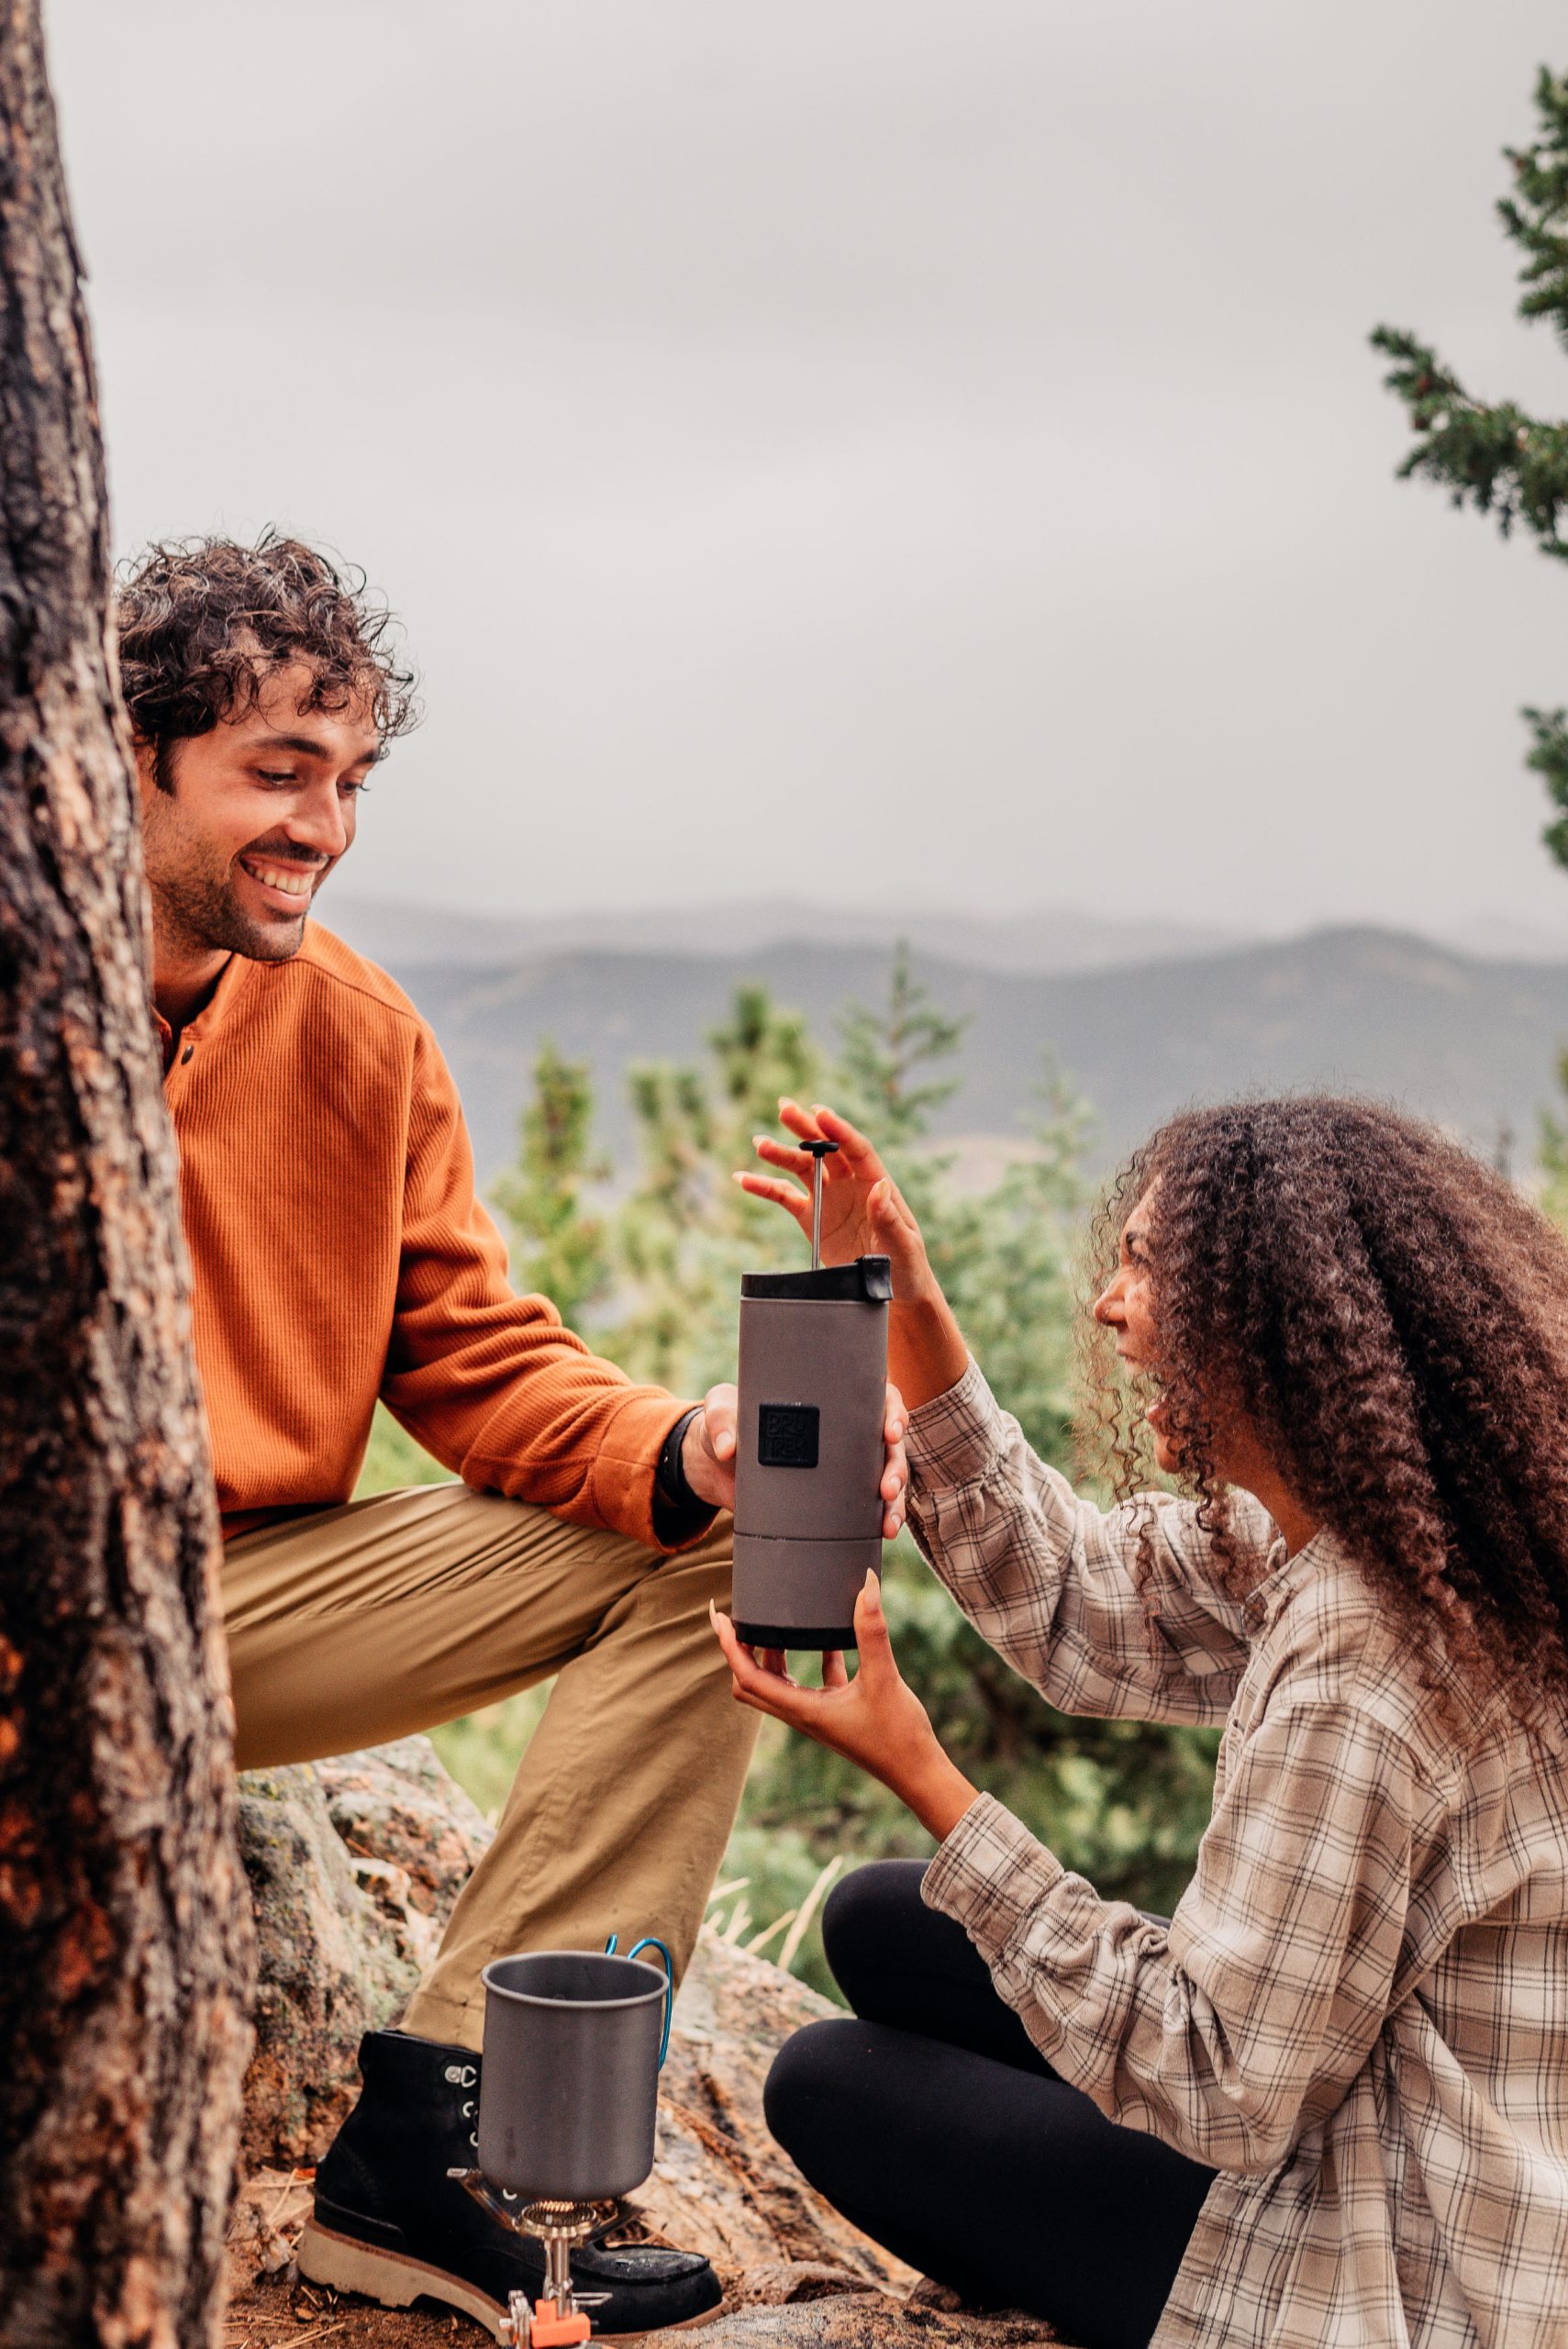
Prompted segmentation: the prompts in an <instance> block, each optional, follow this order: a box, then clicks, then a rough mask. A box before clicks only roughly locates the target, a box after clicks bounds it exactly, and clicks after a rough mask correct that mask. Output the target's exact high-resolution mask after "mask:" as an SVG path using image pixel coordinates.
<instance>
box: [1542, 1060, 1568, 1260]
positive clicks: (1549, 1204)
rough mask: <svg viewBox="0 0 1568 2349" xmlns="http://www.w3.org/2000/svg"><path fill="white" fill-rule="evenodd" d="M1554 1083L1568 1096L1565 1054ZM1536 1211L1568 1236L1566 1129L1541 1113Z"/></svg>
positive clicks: (1548, 1113) (1549, 1115) (1549, 1112)
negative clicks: (1540, 1212) (1539, 1179)
mask: <svg viewBox="0 0 1568 2349" xmlns="http://www.w3.org/2000/svg"><path fill="white" fill-rule="evenodd" d="M1557 1081H1558V1084H1559V1085H1561V1086H1562V1090H1563V1091H1564V1092H1565V1093H1568V1052H1564V1053H1563V1054H1562V1057H1561V1058H1560V1059H1559V1061H1558V1063H1557ZM1540 1173H1541V1190H1540V1207H1541V1210H1542V1212H1543V1213H1544V1214H1546V1215H1549V1216H1550V1217H1551V1220H1552V1221H1553V1223H1555V1224H1556V1225H1557V1227H1558V1229H1559V1230H1562V1231H1564V1232H1568V1127H1565V1126H1564V1125H1563V1124H1562V1121H1561V1120H1560V1119H1557V1118H1554V1117H1553V1116H1552V1115H1551V1111H1550V1110H1547V1111H1544V1112H1543V1113H1542V1116H1541V1120H1540Z"/></svg>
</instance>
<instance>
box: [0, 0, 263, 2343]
mask: <svg viewBox="0 0 1568 2349" xmlns="http://www.w3.org/2000/svg"><path fill="white" fill-rule="evenodd" d="M79 275H80V270H79V264H78V262H77V257H76V251H75V247H74V243H73V240H72V230H71V223H70V218H69V216H68V212H67V207H66V200H65V191H64V184H63V179H62V175H61V165H60V156H59V151H58V147H57V142H56V135H55V124H54V113H53V107H52V105H51V102H50V95H49V87H48V83H47V79H46V75H45V68H44V58H43V49H42V39H41V33H40V28H39V8H38V0H0V2339H3V2340H4V2341H5V2343H6V2349H21V2344H30V2343H49V2344H50V2349H61V2344H68V2343H104V2344H106V2349H136V2344H139V2343H148V2344H157V2349H174V2344H182V2349H183V2344H187V2343H205V2342H206V2341H207V2340H208V2339H209V2338H210V2337H211V2335H212V2333H213V2332H214V2329H215V2327H216V2323H217V2314H218V2299H217V2288H218V2279H219V2275H220V2269H221V2255H222V2239H223V2232H224V2226H225V2221H226V2217H227V2213H228V2201H229V2196H230V2192H231V2185H232V2174H233V2165H234V2151H235V2144H236V2141H237V2135H238V2127H239V2083H240V2077H241V2073H242V2069H243V2065H244V2060H245V2055H246V2052H247V2048H248V2044H249V2037H250V2033H249V2027H248V2024H247V2022H246V2020H245V2000H246V1995H247V1992H248V1988H249V1976H250V1914H249V1908H248V1904H247V1898H246V1894H245V1888H244V1880H243V1877H242V1876H241V1873H240V1870H239V1861H238V1857H237V1854H236V1847H235V1840H234V1817H235V1803H234V1793H233V1778H232V1770H231V1750H230V1749H231V1724H230V1716H229V1709H228V1693H227V1673H226V1666H225V1664H224V1659H223V1653H222V1645H221V1636H220V1632H219V1629H218V1621H217V1610H216V1605H215V1596H214V1594H215V1572H216V1559H217V1517H216V1513H215V1505H214V1500H213V1495H212V1482H211V1475H210V1471H209V1469H208V1465H207V1459H206V1437H205V1433H204V1430H203V1424H202V1419H201V1413H200V1408H199V1402H198V1397H197V1390H196V1381H195V1369H194V1366H193V1363H192V1358H191V1350H190V1340H189V1330H188V1316H187V1306H186V1294H185V1282H186V1275H185V1267H184V1257H183V1249H182V1246H181V1242H180V1239H179V1226H178V1219H177V1190H176V1179H175V1166H174V1156H173V1145H172V1139H171V1136H170V1132H169V1129H168V1124H167V1121H166V1119H165V1117H164V1112H163V1105H162V1100H161V1072H160V1069H159V1065H158V1058H157V1053H156V1051H155V1048H154V1045H153V1041H152V1034H151V1028H150V1018H149V989H148V946H147V937H146V916H145V911H144V898H143V892H142V882H141V865H140V850H139V835H138V829H137V818H136V802H135V797H134V793H133V785H132V776H131V771H130V766H129V763H128V740H127V734H126V728H125V720H124V715H123V712H122V710H121V707H120V704H119V700H118V695H117V687H116V684H115V682H114V675H113V665H112V662H111V659H110V657H109V654H108V650H107V646H106V625H107V620H106V607H107V584H108V559H107V545H108V539H107V527H106V500H105V489H104V468H103V454H102V450H101V447H100V443H99V438H98V423H97V408H96V394H95V385H94V380H93V367H92V358H91V353H90V350H89V346H88V338H87V326H86V318H85V314H84V311H83V304H82V299H81V291H80V286H79V283H78V279H79Z"/></svg>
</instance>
